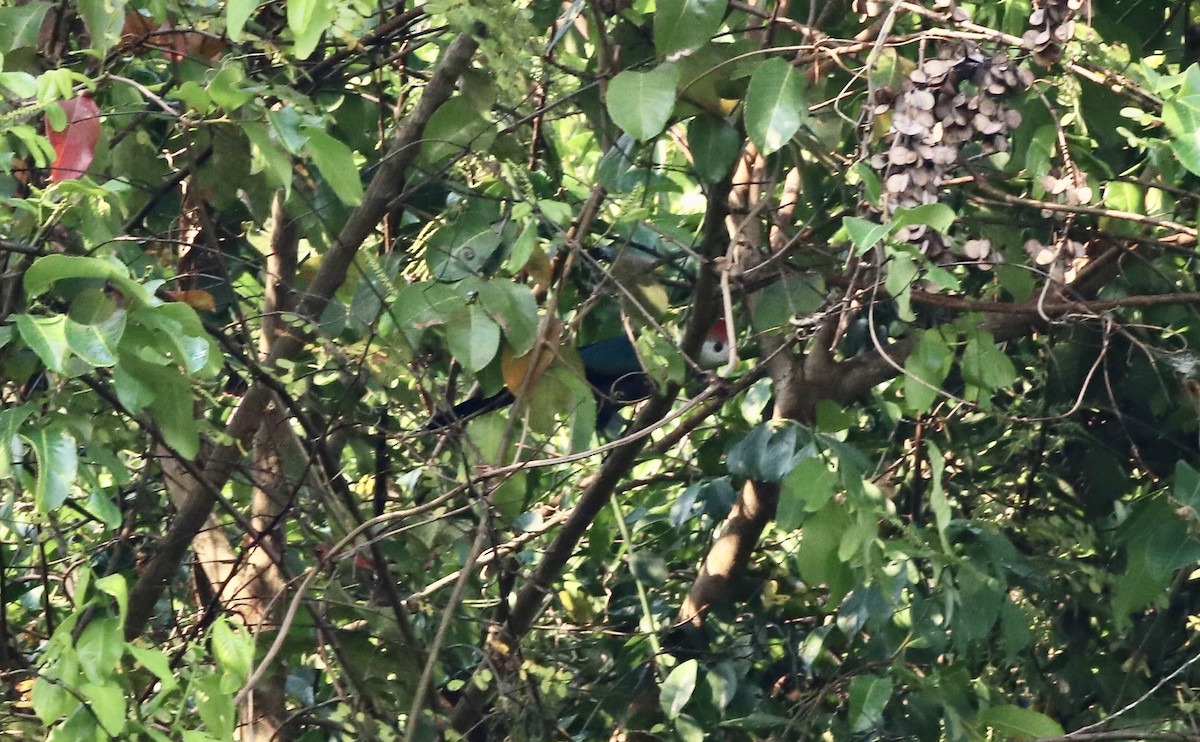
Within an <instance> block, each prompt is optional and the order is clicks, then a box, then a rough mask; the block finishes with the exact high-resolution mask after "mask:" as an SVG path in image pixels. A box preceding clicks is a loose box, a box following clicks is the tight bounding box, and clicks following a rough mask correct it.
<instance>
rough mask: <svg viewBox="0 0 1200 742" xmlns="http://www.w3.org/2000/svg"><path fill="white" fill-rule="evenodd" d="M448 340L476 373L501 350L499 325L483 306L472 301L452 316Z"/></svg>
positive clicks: (452, 351)
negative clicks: (468, 305)
mask: <svg viewBox="0 0 1200 742" xmlns="http://www.w3.org/2000/svg"><path fill="white" fill-rule="evenodd" d="M446 343H447V345H449V346H450V352H451V353H453V354H454V357H455V358H457V359H458V360H459V362H460V363H462V365H463V366H464V367H465V368H466V369H467V370H468V371H471V372H477V371H480V370H482V369H483V367H484V366H486V365H488V364H489V363H491V362H492V359H493V358H495V357H496V352H497V351H498V350H500V325H498V324H496V321H495V320H493V319H492V318H491V317H489V316H488V315H487V312H485V311H484V309H483V307H481V306H479V305H478V304H473V305H471V306H470V307H468V308H466V309H463V310H460V311H459V312H457V313H455V314H454V315H453V316H452V317H451V318H450V321H449V322H448V323H447V325H446Z"/></svg>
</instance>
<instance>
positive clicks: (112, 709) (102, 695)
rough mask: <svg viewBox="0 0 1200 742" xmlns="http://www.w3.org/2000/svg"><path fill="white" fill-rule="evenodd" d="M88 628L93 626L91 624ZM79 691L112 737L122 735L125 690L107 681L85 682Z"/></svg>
mask: <svg viewBox="0 0 1200 742" xmlns="http://www.w3.org/2000/svg"><path fill="white" fill-rule="evenodd" d="M88 628H91V627H90V626H89V627H88ZM79 692H80V693H81V694H82V695H83V697H84V698H86V699H87V701H88V708H90V709H91V711H92V713H94V714H95V715H96V721H98V722H100V726H101V727H103V728H104V731H106V732H108V734H109V735H111V736H112V737H117V736H118V735H120V733H121V730H122V729H123V728H124V727H125V710H126V709H125V692H124V691H123V690H122V688H121V686H120V685H118V684H117V683H116V682H115V681H112V680H109V681H108V682H106V683H84V684H83V685H81V686H80V687H79Z"/></svg>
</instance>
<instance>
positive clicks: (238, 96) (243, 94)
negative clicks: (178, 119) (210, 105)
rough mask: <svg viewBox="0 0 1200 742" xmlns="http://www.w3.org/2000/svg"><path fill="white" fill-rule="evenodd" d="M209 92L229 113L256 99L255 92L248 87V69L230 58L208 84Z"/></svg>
mask: <svg viewBox="0 0 1200 742" xmlns="http://www.w3.org/2000/svg"><path fill="white" fill-rule="evenodd" d="M208 94H209V96H210V97H211V98H212V100H213V102H214V103H216V104H217V105H218V106H220V107H221V108H224V109H225V111H226V112H227V113H232V112H234V111H236V110H238V109H239V108H241V107H242V106H244V105H246V104H247V103H249V102H250V101H252V100H254V93H253V92H252V91H250V90H247V89H246V71H245V70H243V69H242V66H241V65H240V64H237V63H236V62H231V61H228V60H227V61H226V62H225V64H224V65H222V67H221V71H220V72H218V73H217V74H216V76H215V77H214V78H213V79H212V82H210V83H209V84H208Z"/></svg>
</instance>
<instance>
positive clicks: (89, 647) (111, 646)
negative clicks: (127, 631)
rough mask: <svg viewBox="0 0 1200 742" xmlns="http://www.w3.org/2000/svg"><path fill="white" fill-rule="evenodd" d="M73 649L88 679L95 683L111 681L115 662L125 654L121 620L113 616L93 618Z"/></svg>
mask: <svg viewBox="0 0 1200 742" xmlns="http://www.w3.org/2000/svg"><path fill="white" fill-rule="evenodd" d="M75 651H76V652H77V653H78V656H79V665H80V667H82V668H83V671H84V673H85V674H86V675H87V676H88V679H89V680H91V681H92V682H93V683H96V684H97V685H104V684H105V683H106V682H111V680H112V678H113V674H114V673H115V672H116V669H117V663H118V662H120V661H121V656H122V655H124V654H125V636H124V635H123V634H122V633H121V620H120V619H119V618H115V617H109V618H97V619H95V620H93V621H92V622H91V623H89V624H88V625H87V628H85V629H84V630H83V633H82V634H80V635H79V640H78V641H76V642H75Z"/></svg>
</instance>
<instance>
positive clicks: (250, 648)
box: [210, 618, 254, 685]
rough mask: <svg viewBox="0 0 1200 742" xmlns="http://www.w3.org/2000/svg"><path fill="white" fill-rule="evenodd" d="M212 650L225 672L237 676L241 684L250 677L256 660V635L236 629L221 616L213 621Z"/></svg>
mask: <svg viewBox="0 0 1200 742" xmlns="http://www.w3.org/2000/svg"><path fill="white" fill-rule="evenodd" d="M210 638H211V641H212V651H213V656H214V657H216V659H217V663H218V664H219V665H220V666H221V669H222V670H224V671H225V672H227V673H229V674H231V675H233V676H234V677H235V678H237V682H238V684H239V685H241V684H242V683H245V682H246V679H247V678H249V677H250V669H251V664H252V663H253V662H254V637H253V636H251V635H250V632H248V631H245V630H235V629H234V628H233V627H231V626H230V625H229V621H227V620H225V619H224V618H219V619H217V620H216V621H214V622H213V627H212V634H211V637H210Z"/></svg>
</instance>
